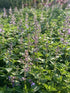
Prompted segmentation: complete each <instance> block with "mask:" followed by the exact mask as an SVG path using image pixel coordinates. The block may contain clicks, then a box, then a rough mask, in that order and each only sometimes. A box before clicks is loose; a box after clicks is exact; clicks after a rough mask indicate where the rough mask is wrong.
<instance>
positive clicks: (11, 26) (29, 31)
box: [0, 6, 70, 93]
mask: <svg viewBox="0 0 70 93" xmlns="http://www.w3.org/2000/svg"><path fill="white" fill-rule="evenodd" d="M69 24H70V17H69V16H68V15H67V14H66V13H65V12H64V11H63V10H62V9H60V8H59V7H56V6H53V7H52V8H49V7H48V8H46V7H44V8H42V9H35V8H31V9H29V8H23V9H20V10H19V11H18V9H17V8H15V9H14V11H12V9H11V8H10V9H9V12H8V14H7V12H6V9H5V8H4V12H2V13H0V93H69V92H70V27H69Z"/></svg>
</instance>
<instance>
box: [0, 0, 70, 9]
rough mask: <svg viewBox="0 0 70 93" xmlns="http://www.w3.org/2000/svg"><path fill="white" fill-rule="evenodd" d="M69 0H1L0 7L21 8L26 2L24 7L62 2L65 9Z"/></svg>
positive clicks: (37, 6) (38, 6)
mask: <svg viewBox="0 0 70 93" xmlns="http://www.w3.org/2000/svg"><path fill="white" fill-rule="evenodd" d="M67 3H68V0H0V8H1V9H3V8H6V9H9V8H10V7H12V8H15V6H16V7H18V8H21V7H22V5H23V4H24V7H29V8H31V6H33V7H35V8H40V7H41V6H45V5H48V6H52V5H54V4H56V5H57V4H60V5H61V6H63V9H65V7H66V6H67Z"/></svg>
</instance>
